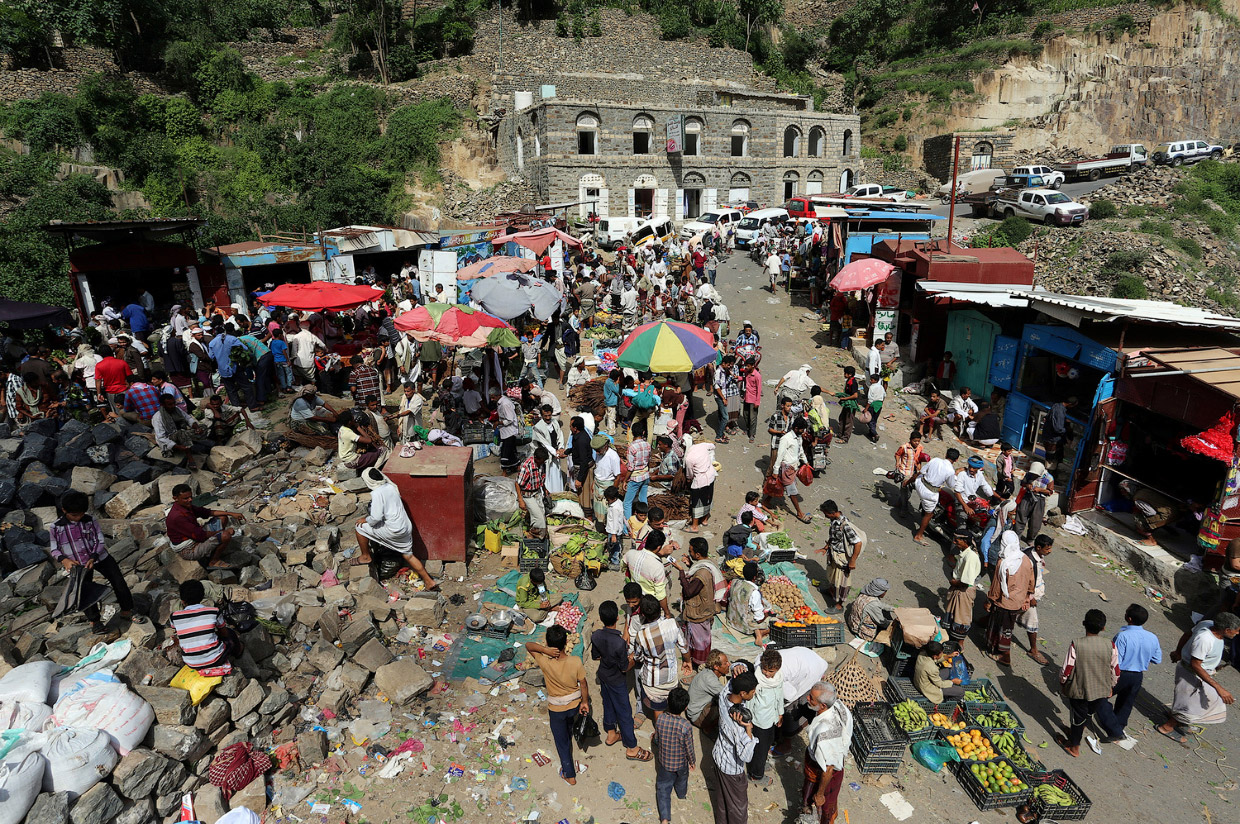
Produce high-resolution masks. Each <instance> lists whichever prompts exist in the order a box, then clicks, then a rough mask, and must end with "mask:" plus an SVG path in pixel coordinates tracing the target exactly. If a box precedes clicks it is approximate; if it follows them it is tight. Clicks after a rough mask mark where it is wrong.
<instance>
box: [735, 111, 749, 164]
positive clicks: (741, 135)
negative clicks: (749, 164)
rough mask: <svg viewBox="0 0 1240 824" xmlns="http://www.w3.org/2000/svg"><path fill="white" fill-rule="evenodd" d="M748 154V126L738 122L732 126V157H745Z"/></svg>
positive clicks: (742, 121)
mask: <svg viewBox="0 0 1240 824" xmlns="http://www.w3.org/2000/svg"><path fill="white" fill-rule="evenodd" d="M748 154H749V124H748V123H746V122H745V121H744V120H738V121H736V122H735V123H733V124H732V157H746V156H747V155H748Z"/></svg>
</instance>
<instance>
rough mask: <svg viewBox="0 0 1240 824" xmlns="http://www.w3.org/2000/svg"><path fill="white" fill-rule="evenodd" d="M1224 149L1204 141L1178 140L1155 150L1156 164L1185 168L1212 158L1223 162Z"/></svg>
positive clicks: (1162, 144)
mask: <svg viewBox="0 0 1240 824" xmlns="http://www.w3.org/2000/svg"><path fill="white" fill-rule="evenodd" d="M1222 157H1223V147H1222V146H1219V145H1217V144H1214V143H1207V142H1206V141H1204V140H1178V141H1176V142H1174V143H1160V144H1158V147H1157V148H1156V149H1154V163H1156V164H1157V165H1159V166H1183V165H1184V164H1185V163H1196V162H1198V161H1200V160H1206V159H1208V158H1212V159H1214V160H1221V159H1222Z"/></svg>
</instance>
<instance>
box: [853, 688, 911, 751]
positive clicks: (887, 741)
mask: <svg viewBox="0 0 1240 824" xmlns="http://www.w3.org/2000/svg"><path fill="white" fill-rule="evenodd" d="M852 712H853V743H855V744H857V745H858V746H859V748H860V749H861V750H862V751H864V752H868V753H870V754H872V755H880V756H881V755H894V754H896V753H902V752H903V751H904V748H905V747H907V746H908V742H909V738H908V733H906V732H905V731H904V729H903V728H902V727H901V726H900V725H899V724H897V723H896V716H895V713H893V712H892V711H891V704H889V703H888V702H886V701H863V702H859V703H857V704H856V705H855V706H854V707H853V711H852Z"/></svg>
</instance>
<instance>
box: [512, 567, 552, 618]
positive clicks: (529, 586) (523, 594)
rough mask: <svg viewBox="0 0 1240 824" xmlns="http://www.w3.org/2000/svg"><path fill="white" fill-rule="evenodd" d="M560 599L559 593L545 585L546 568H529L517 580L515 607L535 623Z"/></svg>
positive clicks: (544, 616)
mask: <svg viewBox="0 0 1240 824" xmlns="http://www.w3.org/2000/svg"><path fill="white" fill-rule="evenodd" d="M561 600H563V599H562V597H561V596H560V595H557V594H556V593H554V592H552V591H551V590H550V589H549V588H548V587H547V572H546V570H542V569H531V570H530V571H529V572H528V573H526V574H525V575H522V576H521V578H520V580H518V581H517V607H518V608H520V610H521V611H522V612H524V613H525V614H526V615H527V616H529V618H530V620H531V621H533V622H534V623H536V624H537V623H539V622H540V621H542V620H543V619H544V618H546V617H547V613H549V612H551V611H552V610H553V609H555V608H556V607H558V606H559V605H560V601H561Z"/></svg>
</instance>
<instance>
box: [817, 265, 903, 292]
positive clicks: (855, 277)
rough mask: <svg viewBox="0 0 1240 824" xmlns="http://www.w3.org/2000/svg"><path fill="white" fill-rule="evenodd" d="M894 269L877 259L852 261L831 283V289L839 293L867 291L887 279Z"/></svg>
mask: <svg viewBox="0 0 1240 824" xmlns="http://www.w3.org/2000/svg"><path fill="white" fill-rule="evenodd" d="M895 268H896V267H894V266H892V265H891V264H890V263H887V262H886V261H882V260H879V259H878V258H865V259H863V260H854V261H853V262H852V263H850V264H848V265H847V266H845V267H844V268H843V269H841V270H840V271H839V274H837V275H836V276H835V279H834V280H832V281H831V288H832V289H835V290H836V291H839V292H854V291H856V290H858V289H869V288H870V287H871V286H875V285H877V284H879V283H882V282H883V281H884V280H886V279H887V276H888V275H890V274H891V273H892V272H893V271H894V270H895Z"/></svg>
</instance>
